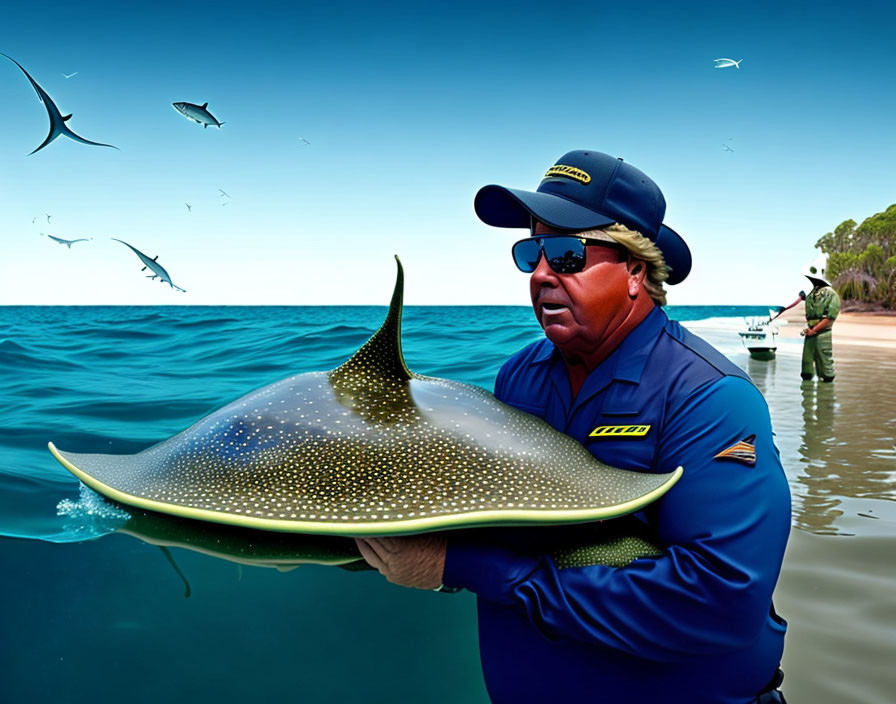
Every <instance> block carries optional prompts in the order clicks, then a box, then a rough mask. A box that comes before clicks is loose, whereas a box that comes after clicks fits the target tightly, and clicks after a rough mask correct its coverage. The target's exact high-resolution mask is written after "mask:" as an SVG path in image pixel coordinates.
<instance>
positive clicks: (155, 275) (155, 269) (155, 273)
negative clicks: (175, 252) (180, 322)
mask: <svg viewBox="0 0 896 704" xmlns="http://www.w3.org/2000/svg"><path fill="white" fill-rule="evenodd" d="M109 239H111V240H115V241H116V242H121V243H122V244H123V245H124V246H125V247H128V248H129V249H130V250H131V251H132V252H133V253H134V254H136V255H137V256H138V257H140V261H141V262H143V264H144V266H143V268H142V269H141V270H140V271H146V270H147V269H149V270H150V271H151V272H152V276H147V277H146V278H147V279H159V282H160V283H163V284H168V285H169V286H170V287H171V288H176V289H177V290H178V291H183V292H184V293H186V291H184V289H182V288H181V287H180V286H175V285H174V284H173V283H171V277H170V276H168V272H167V271H165V267H163V266H162V265H161V264H159V263H158V262H157V261H156V259H158V258H159V255H158V254H157V255H156V256H154V257H153V258H152V259H150V258H149V257H147V256H146V255H145V254H144V253H143V252H141V251H140V250H139V249H137V248H136V247H133V246H131V245H129V244H128V243H127V242H125V241H124V240H118V239H115V238H114V237H110V238H109Z"/></svg>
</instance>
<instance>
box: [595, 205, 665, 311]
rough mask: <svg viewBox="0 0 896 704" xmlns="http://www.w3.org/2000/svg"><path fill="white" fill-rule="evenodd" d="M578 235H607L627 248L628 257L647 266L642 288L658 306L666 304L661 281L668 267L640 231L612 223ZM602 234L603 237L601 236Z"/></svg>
mask: <svg viewBox="0 0 896 704" xmlns="http://www.w3.org/2000/svg"><path fill="white" fill-rule="evenodd" d="M578 234H580V235H584V236H587V235H594V236H597V237H599V238H600V239H606V237H607V236H609V237H610V238H612V239H613V240H614V241H616V242H618V243H619V244H621V245H622V246H623V247H625V248H626V249H627V250H628V254H629V258H630V259H637V260H639V261H642V262H644V264H645V265H646V266H647V276H646V277H645V278H644V288H645V289H646V290H647V293H648V294H649V295H650V297H651V298H652V299H653V302H654V303H656V304H657V305H658V306H664V305H666V289H665V288H664V287H663V282H664V281H665V280H666V279H668V278H669V267H668V266H667V265H666V260H665V259H663V253H662V252H661V251H660V249H659V247H657V246H656V245H655V244H654V243H653V242H651V241H650V240H649V239H647V238H646V237H645V236H644V235H642V234H641V233H640V232H636V231H635V230H629V229H628V228H627V227H626V226H625V225H620V224H619V223H614V224H612V225H608V226H607V227H602V228H601V229H599V230H589V231H587V232H580V233H578ZM601 235H603V237H601Z"/></svg>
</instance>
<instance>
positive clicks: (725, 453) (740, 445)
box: [713, 435, 756, 467]
mask: <svg viewBox="0 0 896 704" xmlns="http://www.w3.org/2000/svg"><path fill="white" fill-rule="evenodd" d="M713 459H714V460H731V461H732V462H740V463H741V464H745V465H747V466H748V467H753V466H755V464H756V436H755V435H749V436H747V437H745V438H744V439H743V440H741V441H740V442H737V443H735V444H734V445H732V446H731V447H729V448H728V449H727V450H722V451H721V452H720V453H719V454H717V455H716V456H715V457H713Z"/></svg>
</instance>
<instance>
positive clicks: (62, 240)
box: [40, 232, 93, 249]
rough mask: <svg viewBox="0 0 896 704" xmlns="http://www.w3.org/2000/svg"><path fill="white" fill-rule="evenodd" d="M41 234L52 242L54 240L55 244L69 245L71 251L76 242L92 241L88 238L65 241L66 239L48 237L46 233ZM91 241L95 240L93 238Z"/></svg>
mask: <svg viewBox="0 0 896 704" xmlns="http://www.w3.org/2000/svg"><path fill="white" fill-rule="evenodd" d="M40 234H42V235H43V236H44V237H49V238H50V239H51V240H53V241H54V242H58V243H59V244H65V245H68V248H69V249H71V248H72V245H73V244H74V243H75V242H89V241H90V240H88V239H87V238H86V237H81V238H79V239H76V240H64V239H62V238H61V237H54V236H53V235H48V234H45V233H43V232H41V233H40ZM90 239H91V240H92V239H93V238H92V237H91V238H90Z"/></svg>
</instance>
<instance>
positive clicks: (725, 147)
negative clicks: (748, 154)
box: [722, 144, 734, 152]
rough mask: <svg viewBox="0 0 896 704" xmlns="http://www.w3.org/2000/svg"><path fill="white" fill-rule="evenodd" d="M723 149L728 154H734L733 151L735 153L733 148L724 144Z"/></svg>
mask: <svg viewBox="0 0 896 704" xmlns="http://www.w3.org/2000/svg"><path fill="white" fill-rule="evenodd" d="M722 149H724V150H725V151H726V152H733V151H734V150H733V149H732V148H731V147H729V146H728V145H727V144H723V145H722Z"/></svg>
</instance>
